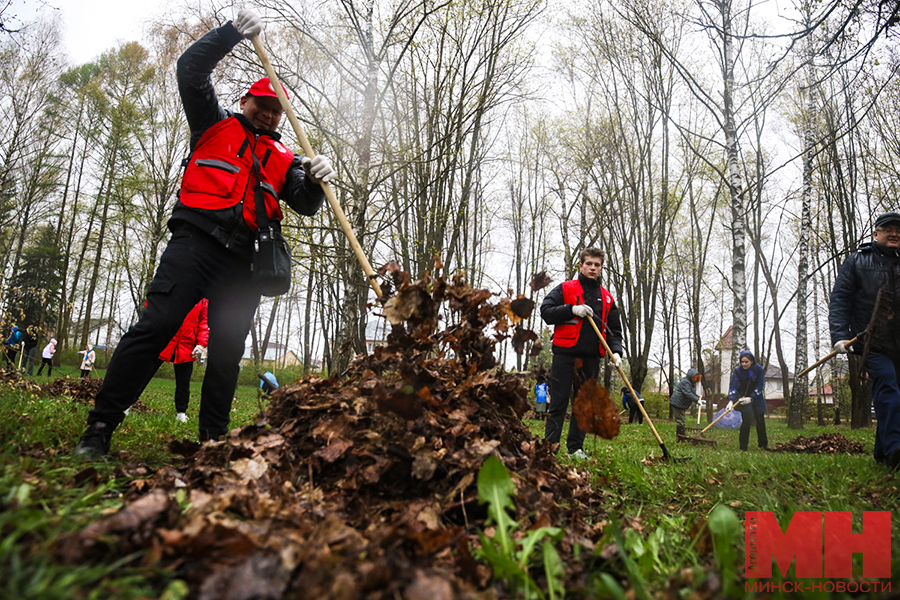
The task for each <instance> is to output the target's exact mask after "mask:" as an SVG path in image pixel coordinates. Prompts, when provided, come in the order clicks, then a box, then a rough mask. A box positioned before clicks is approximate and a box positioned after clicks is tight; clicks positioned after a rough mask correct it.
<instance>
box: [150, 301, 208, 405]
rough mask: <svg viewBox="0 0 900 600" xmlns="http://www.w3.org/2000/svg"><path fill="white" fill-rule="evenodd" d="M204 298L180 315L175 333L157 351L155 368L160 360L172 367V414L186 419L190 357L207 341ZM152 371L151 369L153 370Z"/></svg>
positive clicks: (200, 353)
mask: <svg viewBox="0 0 900 600" xmlns="http://www.w3.org/2000/svg"><path fill="white" fill-rule="evenodd" d="M207 306H208V302H207V300H206V298H204V299H203V300H201V301H200V302H198V303H197V305H196V306H194V308H192V309H191V312H189V313H188V315H187V316H186V317H185V318H184V322H183V323H182V324H181V327H180V328H179V329H178V333H176V334H175V337H173V338H172V340H171V341H170V342H169V345H168V346H166V347H165V349H164V350H163V351H162V352H160V354H159V359H158V362H157V365H156V368H157V369H159V367H160V365H162V364H163V363H164V362H170V363H172V366H173V368H174V369H175V418H176V419H177V420H179V421H181V422H182V423H187V420H188V416H187V409H188V403H189V402H190V399H191V375H192V374H193V373H194V361H196V360H198V359H199V358H200V357H201V356H203V351H204V350H206V344H207V343H208V342H209V325H208V324H207V317H206V312H207ZM154 372H155V371H154Z"/></svg>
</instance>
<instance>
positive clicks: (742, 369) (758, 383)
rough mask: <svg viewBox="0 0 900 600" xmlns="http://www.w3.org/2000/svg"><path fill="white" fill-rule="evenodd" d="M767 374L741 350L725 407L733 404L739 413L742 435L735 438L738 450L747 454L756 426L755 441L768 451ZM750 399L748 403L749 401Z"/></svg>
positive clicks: (750, 355)
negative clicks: (753, 427)
mask: <svg viewBox="0 0 900 600" xmlns="http://www.w3.org/2000/svg"><path fill="white" fill-rule="evenodd" d="M765 391H766V372H765V369H763V368H762V365H760V364H757V362H756V358H754V356H753V353H752V352H750V351H749V350H741V354H740V356H739V359H738V366H736V367H735V368H734V372H733V373H732V374H731V385H729V386H728V403H729V405H732V404H736V405H737V406H735V407H734V409H735V410H736V411H738V412H739V413H741V431H740V433H739V434H738V441H739V442H740V446H741V450H746V449H747V445H748V444H749V442H750V428H751V427H752V426H753V424H754V423H756V441H757V443H758V444H759V447H760V448H762V449H763V450H771V448H769V437H768V435H766V419H765V415H766V395H765ZM748 399H749V401H748Z"/></svg>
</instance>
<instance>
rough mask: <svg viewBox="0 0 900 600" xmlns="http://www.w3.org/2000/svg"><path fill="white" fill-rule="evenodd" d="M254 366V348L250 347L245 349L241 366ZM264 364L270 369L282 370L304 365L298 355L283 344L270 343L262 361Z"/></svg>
mask: <svg viewBox="0 0 900 600" xmlns="http://www.w3.org/2000/svg"><path fill="white" fill-rule="evenodd" d="M249 364H253V348H252V347H250V346H248V347H245V348H244V355H243V356H241V366H244V365H249ZM262 364H263V365H265V366H268V367H273V368H281V369H283V368H284V367H292V366H295V365H302V364H303V360H301V359H300V358H299V357H298V356H297V353H296V352H294V351H293V350H288V348H287V347H286V346H284V345H282V344H277V343H273V342H269V345H268V346H266V354H265V356H264V357H263V359H262Z"/></svg>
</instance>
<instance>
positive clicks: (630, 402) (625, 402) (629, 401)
mask: <svg viewBox="0 0 900 600" xmlns="http://www.w3.org/2000/svg"><path fill="white" fill-rule="evenodd" d="M635 392H637V395H638V399H637V402H636V401H635V400H634V398H632V397H631V392H630V391H628V388H627V387H623V388H622V408H627V409H628V422H629V423H634V421H635V420H637V422H638V425H643V423H644V413H642V412H641V409H640V407H639V406H638V402H640V403H641V404H643V403H644V399H643V398H641V393H640V392H638V391H637V390H635Z"/></svg>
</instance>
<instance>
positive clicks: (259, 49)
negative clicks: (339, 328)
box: [250, 35, 383, 298]
mask: <svg viewBox="0 0 900 600" xmlns="http://www.w3.org/2000/svg"><path fill="white" fill-rule="evenodd" d="M250 41H251V42H253V48H254V49H255V50H256V55H257V56H258V57H259V60H260V62H261V63H262V66H263V69H265V71H266V75H267V76H268V77H269V82H270V83H271V84H272V89H273V90H274V91H275V95H276V96H278V101H279V102H281V108H283V109H284V112H285V113H286V114H287V118H288V121H290V123H291V127H293V128H294V133H295V134H296V135H297V140H299V142H300V147H302V148H303V153H304V154H305V155H306V156H308V157H309V158H313V157H314V156H315V155H316V153H315V152H314V151H313V149H312V146H311V145H310V144H309V140H308V139H307V138H306V133H305V132H304V131H303V126H302V125H301V124H300V121H299V120H298V119H297V115H295V114H294V109H293V108H292V107H291V103H290V102H289V101H288V99H287V96H286V95H285V93H284V90H283V89H282V88H281V83H280V82H279V81H278V76H277V75H275V69H273V68H272V63H270V62H269V57H268V56H267V55H266V50H265V48H263V45H262V42H261V41H260V39H259V36H258V35H254V36H253V37H251V38H250ZM322 189H323V190H324V191H325V197H326V198H327V199H328V204H330V205H331V209H332V210H333V211H334V215H335V216H336V217H337V220H338V222H339V223H340V224H341V229H343V230H344V235H346V236H347V240H348V241H349V242H350V246H351V247H352V248H353V252H355V253H356V258H357V260H359V264H360V265H361V266H362V268H363V271H364V272H365V274H366V280H367V281H368V282H369V285H370V286H372V289H373V290H375V294H376V295H377V296H378V298H381V297H382V295H383V294H382V293H381V286H380V285H379V284H378V280H377V279H375V271H374V270H373V269H372V265H371V264H369V259H368V258H366V255H365V253H364V252H363V249H362V246H360V244H359V240H357V239H356V234H354V233H353V228H352V227H351V226H350V222H349V221H348V220H347V216H346V215H345V214H344V210H343V209H342V208H341V204H340V202H338V199H337V196H335V195H334V190H333V189H332V187H331V184H328V183H325V182H324V181H323V182H322Z"/></svg>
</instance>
